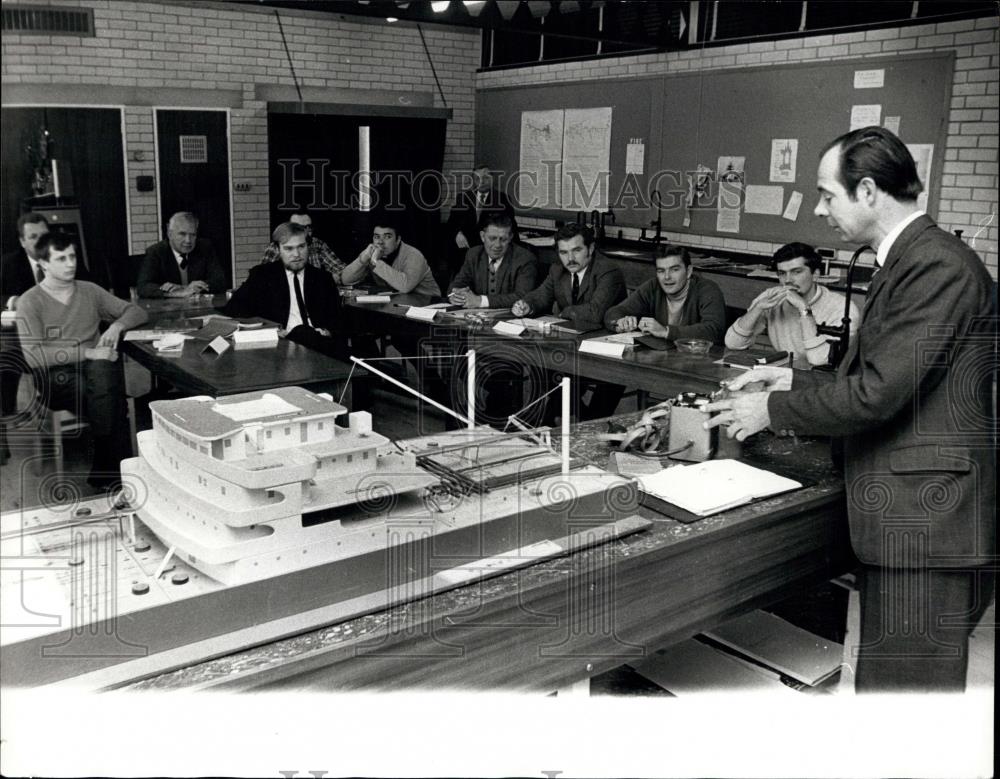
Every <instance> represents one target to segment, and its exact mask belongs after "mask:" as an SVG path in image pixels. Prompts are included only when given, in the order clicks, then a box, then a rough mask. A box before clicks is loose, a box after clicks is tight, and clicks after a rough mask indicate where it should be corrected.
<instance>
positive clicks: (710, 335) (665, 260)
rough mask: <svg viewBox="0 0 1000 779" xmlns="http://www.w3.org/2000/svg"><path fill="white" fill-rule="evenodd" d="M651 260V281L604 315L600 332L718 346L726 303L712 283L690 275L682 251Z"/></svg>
mask: <svg viewBox="0 0 1000 779" xmlns="http://www.w3.org/2000/svg"><path fill="white" fill-rule="evenodd" d="M663 252H664V254H663V256H662V257H657V258H656V278H655V279H650V280H649V281H647V282H644V283H643V284H642V285H640V286H639V288H638V289H637V290H636V291H635V292H633V293H632V294H631V295H629V296H628V298H626V299H625V301H623V302H622V303H619V304H618V305H617V306H613V307H611V308H609V309H608V312H607V313H606V314H605V315H604V326H605V327H606V328H607V329H608V330H611V331H612V332H619V333H625V332H629V331H631V330H641V331H642V332H644V333H648V334H649V335H654V336H656V337H658V338H664V339H667V340H670V341H675V340H677V339H678V338H704V339H706V340H709V341H711V342H712V343H721V342H722V336H723V334H724V333H725V331H726V302H725V299H724V298H723V297H722V290H721V289H719V287H718V285H717V284H716V283H715V282H712V281H709V280H708V279H704V278H701V277H699V276H695V275H694V268H693V267H692V266H691V257H690V255H689V254H688V250H687V249H685V248H684V247H683V246H667V247H666V248H665V249H664V250H663Z"/></svg>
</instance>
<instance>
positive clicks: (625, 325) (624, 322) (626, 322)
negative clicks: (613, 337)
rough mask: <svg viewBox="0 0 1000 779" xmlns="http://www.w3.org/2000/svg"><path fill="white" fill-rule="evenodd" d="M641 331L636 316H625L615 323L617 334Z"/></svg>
mask: <svg viewBox="0 0 1000 779" xmlns="http://www.w3.org/2000/svg"><path fill="white" fill-rule="evenodd" d="M638 329H639V320H638V319H636V318H635V317H634V316H623V317H622V318H621V319H619V320H618V321H617V322H615V332H616V333H627V332H629V331H630V330H638Z"/></svg>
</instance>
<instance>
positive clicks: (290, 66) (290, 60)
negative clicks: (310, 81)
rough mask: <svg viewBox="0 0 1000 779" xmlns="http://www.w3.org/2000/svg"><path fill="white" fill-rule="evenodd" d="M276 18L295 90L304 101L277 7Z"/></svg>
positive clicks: (300, 100)
mask: <svg viewBox="0 0 1000 779" xmlns="http://www.w3.org/2000/svg"><path fill="white" fill-rule="evenodd" d="M274 18H275V19H277V20H278V31H279V32H280V33H281V45H282V46H284V47H285V56H286V57H288V67H289V68H290V69H291V71H292V81H293V82H294V84H295V91H296V92H297V93H298V95H299V102H300V103H301V102H302V90H301V89H299V78H298V76H296V75H295V63H294V62H292V53H291V52H290V51H289V50H288V41H286V40H285V28H284V27H282V25H281V17H280V16H279V15H278V11H277V9H275V11H274Z"/></svg>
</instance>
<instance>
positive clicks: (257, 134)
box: [0, 0, 480, 281]
mask: <svg viewBox="0 0 1000 779" xmlns="http://www.w3.org/2000/svg"><path fill="white" fill-rule="evenodd" d="M18 1H19V2H32V3H36V4H38V5H60V6H83V7H88V8H93V9H94V28H95V31H96V36H95V37H94V38H82V39H77V38H65V37H54V38H53V37H48V36H43V37H38V36H21V35H9V34H6V33H5V34H4V36H3V41H2V67H0V75H2V81H3V83H4V84H110V85H120V86H136V87H147V88H155V87H195V88H199V89H229V90H241V91H242V94H243V105H242V107H241V108H236V109H233V110H232V111H231V112H230V134H231V139H232V142H231V158H232V176H233V183H234V184H237V183H240V184H250V185H251V186H250V190H249V191H247V192H234V193H233V211H234V213H233V223H234V231H235V246H234V250H235V255H236V280H237V281H239V280H241V279H242V278H243V277H244V276H245V275H246V273H247V271H248V270H249V268H250V266H252V265H253V264H255V263H256V262H257V261H258V259H259V257H260V254H261V252H262V250H263V247H264V246H265V245H266V243H267V240H268V236H269V235H270V230H271V226H270V225H269V223H268V222H269V207H268V202H269V199H268V190H267V187H268V177H267V114H266V105H265V104H264V103H262V102H257V101H254V99H253V98H254V85H255V84H258V83H259V84H285V85H289V86H291V85H292V79H291V75H290V73H289V70H288V63H287V60H286V58H285V52H284V49H283V48H282V45H281V38H280V35H279V33H278V30H277V24H276V22H275V20H274V16H273V13H272V11H271V10H270V9H260V10H257V9H254V8H252V7H250V8H237V7H224V6H195V5H190V4H189V5H183V4H177V5H174V4H171V3H169V2H158V3H157V2H139V1H138V0H136V1H132V0H114V2H107V1H106V0H18ZM281 19H282V24H283V25H284V29H285V35H286V37H287V39H288V41H289V48H290V50H291V51H292V55H293V58H294V62H295V68H296V73H297V75H298V77H299V79H300V83H301V84H302V85H305V86H313V87H327V88H332V87H341V88H345V87H346V88H355V89H374V90H379V89H387V90H394V91H407V90H413V91H418V92H432V93H433V94H434V104H435V105H436V106H438V107H443V106H442V103H441V98H440V96H439V95H438V91H437V86H436V85H435V82H434V77H433V74H432V73H431V68H430V65H429V64H428V62H427V58H426V56H425V55H424V50H423V46H422V45H421V43H420V37H419V33H418V31H417V30H416V28H413V27H400V26H390V25H388V24H386V23H384V22H381V21H380V20H372V21H370V22H369V21H367V20H362V19H360V18H358V19H357V21H350V22H344V21H340V20H339V19H337V18H336V17H331V16H319V15H317V14H310V13H305V14H302V13H299V12H296V11H293V10H283V11H281ZM424 35H425V37H426V39H427V46H428V48H429V49H430V51H431V54H432V56H433V57H434V65H435V67H436V68H437V74H438V78H439V79H440V80H441V87H442V89H443V91H444V95H445V98H446V100H447V103H448V106H449V107H450V108H452V109H453V117H452V120H451V121H450V122H449V123H448V134H447V138H446V142H445V157H444V169H445V173H446V174H447V173H448V172H451V171H458V170H463V169H464V170H467V169H468V168H470V167H471V166H472V164H473V161H474V160H473V153H474V144H473V134H474V130H475V108H474V106H475V93H474V73H475V69H476V68H477V67H478V66H479V57H480V43H479V32H478V31H477V30H469V29H466V28H447V29H444V28H440V27H434V26H430V27H426V26H425V28H424ZM79 102H80V103H81V104H86V103H87V102H88V100H87V91H86V89H85V88H84V89H81V90H80V100H79ZM125 134H126V138H125V143H126V157H127V159H128V163H127V164H128V168H127V170H126V178H127V181H128V186H129V204H130V220H131V236H130V237H131V242H132V247H133V251H135V252H140V251H142V250H143V249H144V247H145V246H147V245H148V244H149V243H152V242H153V241H156V240H158V239H159V234H160V228H159V226H158V224H157V221H158V220H157V213H156V193H155V192H150V193H140V192H138V191H137V189H136V185H135V178H136V176H139V175H153V174H154V172H155V154H154V148H153V109H152V108H148V107H140V106H126V109H125ZM136 152H142V155H141V156H142V157H143V159H142V160H141V161H137V160H136V159H135V157H136Z"/></svg>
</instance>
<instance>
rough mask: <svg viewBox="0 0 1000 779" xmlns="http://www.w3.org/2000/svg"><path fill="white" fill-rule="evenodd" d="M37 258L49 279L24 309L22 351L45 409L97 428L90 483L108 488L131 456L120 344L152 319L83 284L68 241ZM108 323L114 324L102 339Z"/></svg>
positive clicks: (22, 303)
mask: <svg viewBox="0 0 1000 779" xmlns="http://www.w3.org/2000/svg"><path fill="white" fill-rule="evenodd" d="M38 251H39V264H40V265H41V267H42V270H43V271H44V272H45V277H44V278H43V279H42V281H41V282H40V283H38V284H36V285H35V286H34V287H32V288H31V289H29V290H28V291H27V292H25V293H24V294H23V295H21V297H20V299H19V300H18V303H17V330H18V334H19V336H20V339H21V347H22V349H23V352H24V357H25V360H26V362H27V364H28V365H29V366H31V371H32V374H33V376H34V380H35V386H36V387H37V388H38V391H39V393H40V394H41V396H42V399H43V401H44V402H45V405H46V406H47V407H48V408H50V409H53V410H56V409H68V410H70V411H74V412H77V413H81V414H82V415H83V416H84V417H85V418H86V419H87V421H88V422H90V428H91V432H92V434H93V444H94V458H93V462H92V466H91V473H90V478H89V479H88V480H87V481H88V483H89V484H90V485H91V486H93V487H95V488H98V489H104V488H108V487H110V486H112V485H115V484H117V483H119V482H120V480H121V472H120V469H119V468H120V463H121V461H122V459H123V458H125V457H129V456H130V455H131V451H130V445H129V438H128V409H127V407H126V405H125V386H124V380H123V377H122V368H121V363H120V362H118V339H119V338H120V337H121V335H122V333H124V332H125V331H126V330H128V329H130V328H132V327H136V326H137V325H141V324H142V323H143V322H145V321H146V319H147V314H146V312H145V311H144V310H143V309H141V308H139V307H138V306H136V305H134V304H132V303H129V302H127V301H124V300H121V299H120V298H116V297H115V296H114V295H112V294H111V293H110V292H108V291H107V290H105V289H102V288H101V287H99V286H97V285H96V284H92V283H90V282H89V281H77V280H76V263H77V260H76V249H75V247H74V246H73V243H72V239H71V238H70V237H69V236H66V235H61V234H58V233H57V234H52V233H50V234H49V235H47V236H45V237H44V238H43V239H42V240H41V242H40V243H39V250H38ZM102 321H103V322H109V323H110V324H109V325H108V327H107V329H106V330H105V331H104V332H103V333H101V332H100V330H99V325H100V323H101V322H102Z"/></svg>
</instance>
